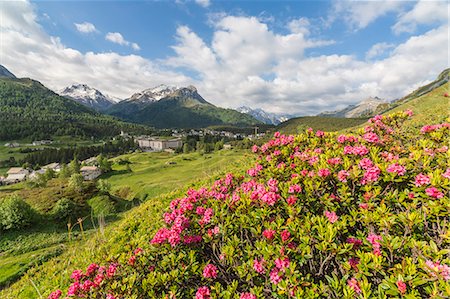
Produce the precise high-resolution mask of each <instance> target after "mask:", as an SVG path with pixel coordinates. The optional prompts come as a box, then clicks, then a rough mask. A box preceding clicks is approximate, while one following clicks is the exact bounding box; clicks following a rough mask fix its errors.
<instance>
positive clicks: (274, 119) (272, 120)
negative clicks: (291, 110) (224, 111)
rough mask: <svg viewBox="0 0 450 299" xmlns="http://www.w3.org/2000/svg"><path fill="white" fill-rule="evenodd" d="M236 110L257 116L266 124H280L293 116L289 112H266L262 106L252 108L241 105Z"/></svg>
mask: <svg viewBox="0 0 450 299" xmlns="http://www.w3.org/2000/svg"><path fill="white" fill-rule="evenodd" d="M236 110H237V111H238V112H241V113H245V114H248V115H251V116H253V117H254V118H256V119H257V120H259V121H261V122H263V123H265V124H270V125H278V124H280V123H282V122H284V121H287V120H288V119H290V118H292V117H293V116H292V115H288V114H275V113H270V112H266V111H264V110H263V109H260V108H257V109H252V108H250V107H248V106H241V107H238V108H236Z"/></svg>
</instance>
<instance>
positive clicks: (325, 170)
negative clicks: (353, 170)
mask: <svg viewBox="0 0 450 299" xmlns="http://www.w3.org/2000/svg"><path fill="white" fill-rule="evenodd" d="M330 174H331V172H330V170H329V169H328V168H321V169H319V171H318V172H317V175H318V176H320V177H322V178H324V177H327V176H329V175H330Z"/></svg>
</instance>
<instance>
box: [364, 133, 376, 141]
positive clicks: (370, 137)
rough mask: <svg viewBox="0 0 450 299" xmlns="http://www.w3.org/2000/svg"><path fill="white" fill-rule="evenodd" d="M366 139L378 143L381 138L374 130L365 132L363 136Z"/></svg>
mask: <svg viewBox="0 0 450 299" xmlns="http://www.w3.org/2000/svg"><path fill="white" fill-rule="evenodd" d="M363 138H364V140H365V141H367V142H369V143H377V142H379V141H380V138H378V135H377V134H375V133H373V132H368V133H366V134H364V136H363Z"/></svg>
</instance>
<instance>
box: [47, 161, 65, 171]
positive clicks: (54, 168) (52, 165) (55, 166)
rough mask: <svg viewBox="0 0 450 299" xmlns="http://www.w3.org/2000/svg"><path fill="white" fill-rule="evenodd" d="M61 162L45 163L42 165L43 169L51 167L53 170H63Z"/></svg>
mask: <svg viewBox="0 0 450 299" xmlns="http://www.w3.org/2000/svg"><path fill="white" fill-rule="evenodd" d="M61 168H62V167H61V164H59V163H50V164H47V165H45V166H42V169H43V170H44V171H45V170H47V169H51V170H53V171H54V172H60V171H61Z"/></svg>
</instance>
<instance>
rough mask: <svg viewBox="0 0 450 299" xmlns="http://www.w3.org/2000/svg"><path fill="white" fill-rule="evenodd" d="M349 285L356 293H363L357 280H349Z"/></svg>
mask: <svg viewBox="0 0 450 299" xmlns="http://www.w3.org/2000/svg"><path fill="white" fill-rule="evenodd" d="M347 284H348V286H349V287H350V288H351V289H352V290H353V291H355V293H357V294H359V293H361V287H360V286H359V282H358V281H357V280H356V278H351V279H349V280H348V281H347Z"/></svg>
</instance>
